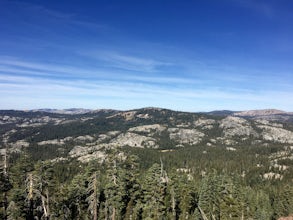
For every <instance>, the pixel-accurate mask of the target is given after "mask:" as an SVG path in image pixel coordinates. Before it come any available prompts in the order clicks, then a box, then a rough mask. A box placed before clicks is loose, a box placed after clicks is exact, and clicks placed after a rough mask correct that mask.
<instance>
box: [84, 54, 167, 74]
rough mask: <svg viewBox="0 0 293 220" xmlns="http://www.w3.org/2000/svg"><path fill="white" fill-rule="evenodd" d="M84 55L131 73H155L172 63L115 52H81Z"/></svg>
mask: <svg viewBox="0 0 293 220" xmlns="http://www.w3.org/2000/svg"><path fill="white" fill-rule="evenodd" d="M81 54H82V55H85V56H87V57H90V58H93V59H97V60H100V61H103V62H105V63H107V64H108V66H111V67H116V68H120V69H124V70H131V71H144V72H155V71H157V70H158V68H160V67H162V66H171V65H172V63H170V62H164V61H160V60H154V59H150V58H144V57H140V56H130V55H125V54H122V53H119V52H115V51H99V52H81Z"/></svg>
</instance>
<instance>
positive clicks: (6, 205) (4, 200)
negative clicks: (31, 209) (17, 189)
mask: <svg viewBox="0 0 293 220" xmlns="http://www.w3.org/2000/svg"><path fill="white" fill-rule="evenodd" d="M7 167H8V164H7V149H5V153H4V165H3V175H4V178H5V181H6V180H7V179H8V173H7ZM3 208H4V210H3V218H4V220H6V219H7V208H8V199H7V192H6V191H5V192H4V193H3Z"/></svg>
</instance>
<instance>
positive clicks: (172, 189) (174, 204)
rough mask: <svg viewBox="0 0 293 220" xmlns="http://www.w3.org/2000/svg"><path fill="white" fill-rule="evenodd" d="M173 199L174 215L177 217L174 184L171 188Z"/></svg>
mask: <svg viewBox="0 0 293 220" xmlns="http://www.w3.org/2000/svg"><path fill="white" fill-rule="evenodd" d="M171 200H172V215H173V218H174V219H176V202H175V191H174V186H172V188H171Z"/></svg>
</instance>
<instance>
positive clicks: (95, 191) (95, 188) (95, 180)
mask: <svg viewBox="0 0 293 220" xmlns="http://www.w3.org/2000/svg"><path fill="white" fill-rule="evenodd" d="M94 196H95V197H94V201H93V202H94V210H93V211H94V220H97V219H98V211H97V205H98V204H97V174H96V173H95V178H94Z"/></svg>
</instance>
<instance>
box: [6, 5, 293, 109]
mask: <svg viewBox="0 0 293 220" xmlns="http://www.w3.org/2000/svg"><path fill="white" fill-rule="evenodd" d="M292 21H293V2H292V1H290V0H262V1H261V0H221V1H218V0H185V1H182V0H181V1H180V0H176V1H173V0H145V1H142V0H141V1H138V0H135V1H134V0H133V1H129V0H123V1H119V0H116V1H112V0H100V1H93V0H92V1H90V0H89V1H77V0H71V1H59V0H58V1H57V0H50V1H41V0H35V1H14V0H1V1H0V99H1V102H0V109H36V108H71V107H82V108H91V109H99V108H113V109H121V110H126V109H133V108H141V107H150V106H153V107H162V108H170V109H174V110H183V111H211V110H216V109H217V110H219V109H230V110H248V109H265V108H277V109H283V110H286V111H293V98H292V97H293V40H292V39H293V22H292Z"/></svg>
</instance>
